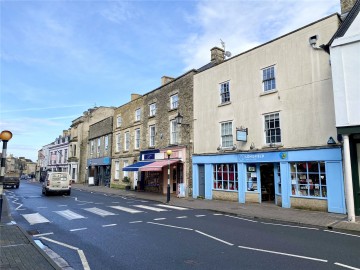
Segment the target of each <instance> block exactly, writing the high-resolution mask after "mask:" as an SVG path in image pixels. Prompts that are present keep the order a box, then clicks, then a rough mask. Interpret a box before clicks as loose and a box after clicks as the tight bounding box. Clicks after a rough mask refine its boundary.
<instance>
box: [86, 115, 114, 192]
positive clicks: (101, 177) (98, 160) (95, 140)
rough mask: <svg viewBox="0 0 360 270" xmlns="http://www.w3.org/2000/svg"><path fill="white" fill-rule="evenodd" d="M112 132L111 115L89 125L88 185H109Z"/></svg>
mask: <svg viewBox="0 0 360 270" xmlns="http://www.w3.org/2000/svg"><path fill="white" fill-rule="evenodd" d="M112 132H113V117H112V116H110V117H107V118H105V119H103V120H101V121H99V122H97V123H95V124H92V125H90V126H89V138H88V152H87V153H88V155H87V168H88V170H87V171H88V179H89V185H96V186H109V185H110V173H111V145H112Z"/></svg>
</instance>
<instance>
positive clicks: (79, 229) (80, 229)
mask: <svg viewBox="0 0 360 270" xmlns="http://www.w3.org/2000/svg"><path fill="white" fill-rule="evenodd" d="M83 230H87V228H78V229H72V230H70V232H76V231H83Z"/></svg>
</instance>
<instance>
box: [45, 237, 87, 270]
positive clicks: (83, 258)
mask: <svg viewBox="0 0 360 270" xmlns="http://www.w3.org/2000/svg"><path fill="white" fill-rule="evenodd" d="M40 239H43V240H46V241H49V242H53V243H55V244H58V245H60V246H63V247H67V248H70V249H73V250H76V251H77V252H78V254H79V256H80V260H81V263H82V265H83V267H84V270H90V266H89V263H88V262H87V260H86V257H85V254H84V252H83V251H82V250H81V249H79V248H77V247H73V246H70V245H68V244H65V243H61V242H58V241H55V240H52V239H50V238H46V237H40Z"/></svg>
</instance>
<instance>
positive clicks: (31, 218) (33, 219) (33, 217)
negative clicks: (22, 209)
mask: <svg viewBox="0 0 360 270" xmlns="http://www.w3.org/2000/svg"><path fill="white" fill-rule="evenodd" d="M22 216H23V217H24V218H25V219H26V220H27V222H29V223H30V225H33V224H38V223H47V222H50V221H49V220H48V219H47V218H45V217H44V216H42V215H40V214H39V213H35V214H24V215H22Z"/></svg>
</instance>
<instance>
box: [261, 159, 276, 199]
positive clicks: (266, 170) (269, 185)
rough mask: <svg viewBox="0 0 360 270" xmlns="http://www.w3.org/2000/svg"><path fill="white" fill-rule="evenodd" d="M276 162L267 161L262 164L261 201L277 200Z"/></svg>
mask: <svg viewBox="0 0 360 270" xmlns="http://www.w3.org/2000/svg"><path fill="white" fill-rule="evenodd" d="M274 179H275V178H274V164H273V163H266V164H261V165H260V181H261V201H262V202H274V201H275V185H274V183H275V180H274Z"/></svg>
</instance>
